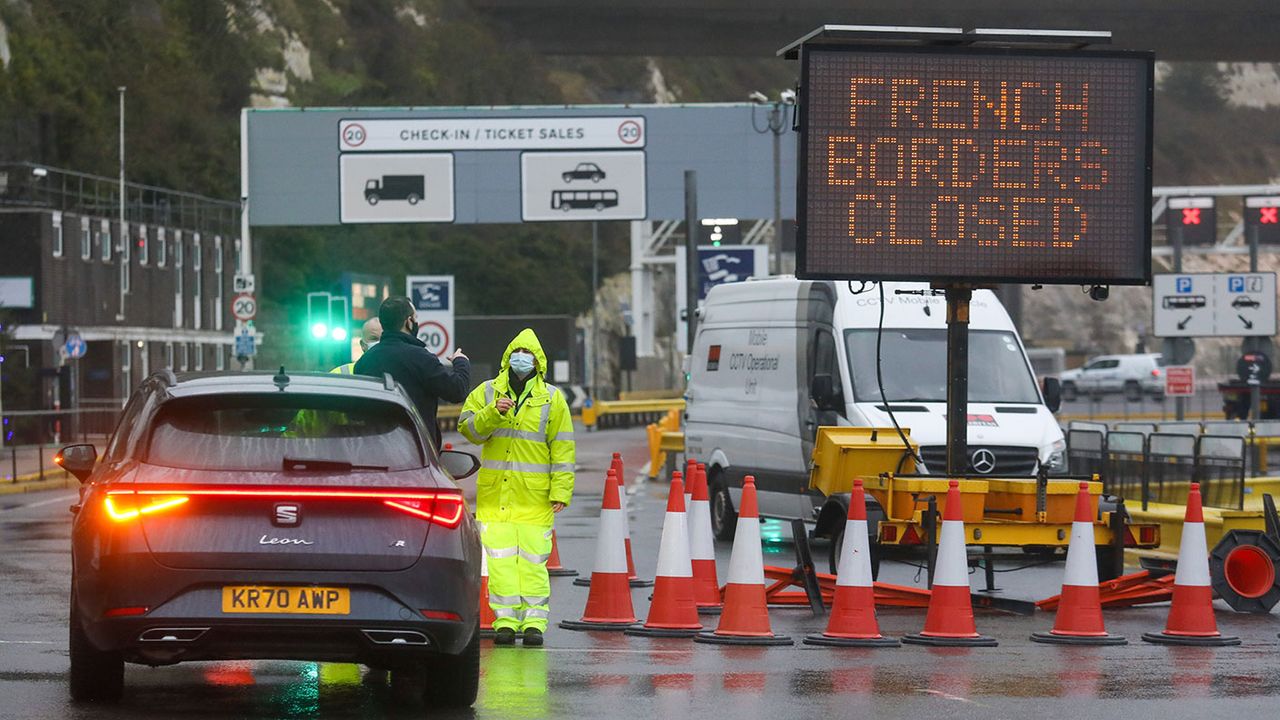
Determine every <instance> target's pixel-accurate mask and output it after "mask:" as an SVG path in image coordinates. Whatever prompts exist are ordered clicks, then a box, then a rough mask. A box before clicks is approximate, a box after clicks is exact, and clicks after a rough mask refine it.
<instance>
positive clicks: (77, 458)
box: [53, 445, 98, 483]
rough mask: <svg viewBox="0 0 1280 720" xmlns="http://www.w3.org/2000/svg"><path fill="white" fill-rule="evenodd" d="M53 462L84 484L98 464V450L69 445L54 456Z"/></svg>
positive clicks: (90, 447) (91, 447)
mask: <svg viewBox="0 0 1280 720" xmlns="http://www.w3.org/2000/svg"><path fill="white" fill-rule="evenodd" d="M53 461H54V462H55V463H57V465H58V467H61V468H62V469H63V470H66V471H67V472H69V473H71V474H72V475H75V476H76V479H77V480H79V481H80V482H82V483H83V482H86V481H88V479H89V475H90V474H91V473H92V472H93V466H94V464H95V463H97V462H98V450H97V448H95V447H94V446H92V445H68V446H66V447H64V448H62V449H61V450H59V451H58V454H57V455H54V456H53Z"/></svg>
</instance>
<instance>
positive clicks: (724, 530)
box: [711, 470, 738, 542]
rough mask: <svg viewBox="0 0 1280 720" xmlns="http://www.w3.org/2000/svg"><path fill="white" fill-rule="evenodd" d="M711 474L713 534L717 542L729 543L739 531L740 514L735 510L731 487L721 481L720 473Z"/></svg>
mask: <svg viewBox="0 0 1280 720" xmlns="http://www.w3.org/2000/svg"><path fill="white" fill-rule="evenodd" d="M711 472H712V475H711V533H712V534H713V535H715V536H716V539H717V540H723V541H725V542H728V541H730V540H732V539H733V536H734V534H735V533H736V532H737V531H738V512H737V511H736V510H734V509H733V498H732V497H730V496H729V486H728V484H726V483H725V482H724V481H723V480H721V479H720V475H721V473H720V471H719V470H712V471H711Z"/></svg>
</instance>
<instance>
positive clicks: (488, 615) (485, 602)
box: [480, 548, 498, 637]
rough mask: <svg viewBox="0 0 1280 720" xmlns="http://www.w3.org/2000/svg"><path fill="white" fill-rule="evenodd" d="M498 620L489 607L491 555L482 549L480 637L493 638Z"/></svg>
mask: <svg viewBox="0 0 1280 720" xmlns="http://www.w3.org/2000/svg"><path fill="white" fill-rule="evenodd" d="M497 619H498V616H497V615H496V614H494V612H493V608H492V607H490V606H489V555H488V551H486V550H485V549H484V548H480V637H493V621H494V620H497Z"/></svg>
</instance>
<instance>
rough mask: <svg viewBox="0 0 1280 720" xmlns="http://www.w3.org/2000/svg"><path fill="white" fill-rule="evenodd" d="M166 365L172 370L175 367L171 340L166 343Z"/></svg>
mask: <svg viewBox="0 0 1280 720" xmlns="http://www.w3.org/2000/svg"><path fill="white" fill-rule="evenodd" d="M164 366H165V367H167V368H169V369H170V370H172V369H173V343H171V342H167V343H165V344H164Z"/></svg>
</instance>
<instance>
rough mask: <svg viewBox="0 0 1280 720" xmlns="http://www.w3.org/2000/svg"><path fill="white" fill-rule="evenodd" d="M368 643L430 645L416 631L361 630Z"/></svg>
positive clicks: (424, 636)
mask: <svg viewBox="0 0 1280 720" xmlns="http://www.w3.org/2000/svg"><path fill="white" fill-rule="evenodd" d="M360 632H362V633H364V636H365V637H367V638H369V640H370V642H373V643H376V644H378V645H418V646H423V645H430V644H431V641H430V640H428V639H427V636H426V635H423V634H422V633H420V632H418V631H417V630H361V631H360Z"/></svg>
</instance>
